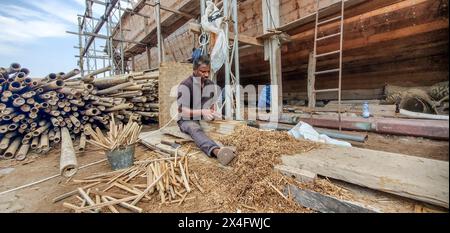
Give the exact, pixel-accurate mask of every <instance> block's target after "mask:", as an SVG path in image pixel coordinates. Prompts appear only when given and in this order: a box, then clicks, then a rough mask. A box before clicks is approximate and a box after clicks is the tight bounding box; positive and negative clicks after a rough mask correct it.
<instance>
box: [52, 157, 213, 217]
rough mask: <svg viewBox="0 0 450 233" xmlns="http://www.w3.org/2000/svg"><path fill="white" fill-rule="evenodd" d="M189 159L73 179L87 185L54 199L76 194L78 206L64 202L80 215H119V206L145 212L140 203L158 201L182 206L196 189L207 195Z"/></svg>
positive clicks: (158, 161)
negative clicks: (90, 213) (85, 213)
mask: <svg viewBox="0 0 450 233" xmlns="http://www.w3.org/2000/svg"><path fill="white" fill-rule="evenodd" d="M188 158H189V156H181V157H178V158H177V157H169V158H159V159H152V160H144V161H137V162H135V165H134V166H132V167H130V168H127V169H122V170H118V171H113V172H108V173H103V174H99V175H93V176H89V177H86V178H84V179H80V180H73V182H75V183H80V184H84V186H83V187H80V188H78V189H76V190H73V191H71V192H68V193H64V194H62V195H60V196H58V197H56V198H54V199H53V202H58V201H61V200H64V199H66V198H69V197H71V196H74V195H76V196H75V197H76V199H77V202H79V203H78V204H75V203H74V201H71V202H64V203H63V206H64V207H66V208H69V209H72V210H73V211H75V212H78V213H81V212H96V213H97V212H103V211H108V212H113V213H119V212H120V211H119V210H120V208H118V207H122V208H125V209H127V210H128V211H132V212H138V213H141V212H142V211H143V209H142V208H140V207H138V206H137V204H139V203H140V202H141V201H143V202H148V201H151V200H152V199H154V198H156V200H157V201H159V202H160V203H164V204H176V205H181V204H182V203H183V202H185V201H188V200H190V199H193V198H195V197H188V194H189V193H191V191H192V188H193V187H195V188H197V189H198V190H199V191H200V192H201V193H204V189H203V188H202V186H201V185H200V179H199V178H198V176H197V174H196V173H193V172H190V170H189V162H188Z"/></svg>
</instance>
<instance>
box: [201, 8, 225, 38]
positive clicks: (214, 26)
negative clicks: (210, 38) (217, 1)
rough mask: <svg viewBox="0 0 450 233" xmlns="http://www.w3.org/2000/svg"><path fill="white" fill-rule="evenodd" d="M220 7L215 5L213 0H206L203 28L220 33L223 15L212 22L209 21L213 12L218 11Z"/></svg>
mask: <svg viewBox="0 0 450 233" xmlns="http://www.w3.org/2000/svg"><path fill="white" fill-rule="evenodd" d="M218 10H219V8H217V7H216V5H214V3H212V2H211V1H206V8H205V13H204V14H203V16H202V18H201V24H202V28H203V30H204V31H205V32H212V33H214V34H218V33H219V32H220V31H222V29H220V25H222V21H223V17H220V18H217V19H215V20H214V21H212V22H209V20H208V17H209V16H210V15H211V13H213V12H216V11H218Z"/></svg>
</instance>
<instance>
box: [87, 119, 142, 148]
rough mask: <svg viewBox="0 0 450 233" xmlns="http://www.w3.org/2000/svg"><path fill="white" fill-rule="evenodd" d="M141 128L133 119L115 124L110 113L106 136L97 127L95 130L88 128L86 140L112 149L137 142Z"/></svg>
mask: <svg viewBox="0 0 450 233" xmlns="http://www.w3.org/2000/svg"><path fill="white" fill-rule="evenodd" d="M141 129H142V126H139V124H138V123H136V122H134V121H133V120H130V121H128V123H127V124H126V125H125V126H124V125H123V124H122V123H120V124H116V123H115V121H114V116H113V115H112V114H111V121H109V132H108V133H107V136H104V135H103V133H102V131H101V130H99V129H98V128H97V131H96V132H94V130H92V129H91V128H89V129H87V131H88V133H89V135H90V136H91V139H90V140H88V142H89V143H90V144H92V145H94V146H97V147H100V148H102V149H105V150H107V151H113V150H115V149H117V148H121V149H122V148H125V147H127V146H130V145H133V144H136V143H137V142H138V137H139V132H141Z"/></svg>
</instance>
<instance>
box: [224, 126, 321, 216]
mask: <svg viewBox="0 0 450 233" xmlns="http://www.w3.org/2000/svg"><path fill="white" fill-rule="evenodd" d="M219 141H220V142H222V143H223V144H224V145H226V146H234V147H236V150H237V157H236V159H235V160H233V161H232V163H231V164H230V166H232V167H233V173H232V174H230V175H229V176H228V177H224V178H223V179H221V180H223V182H227V186H228V187H230V190H229V193H230V194H231V197H229V201H230V202H231V203H228V204H230V205H232V206H236V205H239V204H241V205H242V204H243V205H248V206H254V207H255V208H256V209H257V210H258V211H264V212H271V211H273V212H303V211H305V209H303V208H302V207H300V206H299V205H297V204H296V203H295V202H294V201H288V200H286V199H284V198H283V197H282V196H281V195H280V194H279V193H278V192H277V191H276V190H275V188H276V189H278V190H279V191H282V189H283V188H284V187H286V185H287V184H288V183H292V182H293V181H292V180H291V179H289V178H286V177H284V176H283V175H281V174H280V173H278V172H275V171H274V169H273V167H274V165H275V164H278V163H280V162H281V159H280V156H281V155H290V154H298V153H304V152H307V151H310V150H312V149H314V148H317V147H319V144H317V143H313V142H309V141H304V140H297V139H295V138H294V137H292V136H290V135H289V134H287V132H278V131H263V130H259V129H256V128H252V127H247V126H240V127H238V128H236V129H235V132H234V133H233V134H232V135H229V136H225V137H222V138H220V139H219ZM233 202H234V203H233Z"/></svg>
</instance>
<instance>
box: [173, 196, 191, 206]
mask: <svg viewBox="0 0 450 233" xmlns="http://www.w3.org/2000/svg"><path fill="white" fill-rule="evenodd" d="M181 197H183V195H181ZM195 198H196V197H186V198H185V199H184V201H189V200H193V199H195ZM180 201H181V199H177V200H173V201H171V202H169V203H170V204H173V203H180Z"/></svg>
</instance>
